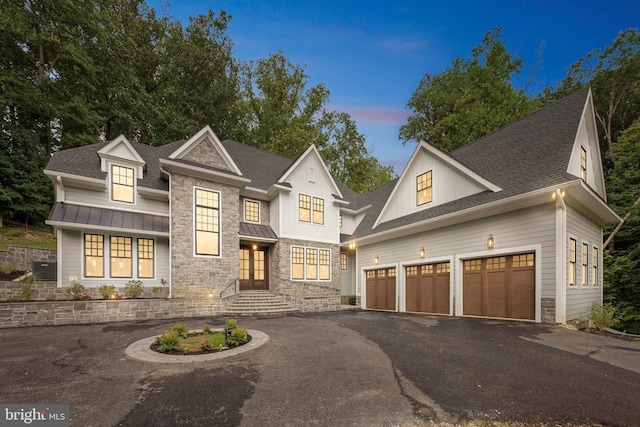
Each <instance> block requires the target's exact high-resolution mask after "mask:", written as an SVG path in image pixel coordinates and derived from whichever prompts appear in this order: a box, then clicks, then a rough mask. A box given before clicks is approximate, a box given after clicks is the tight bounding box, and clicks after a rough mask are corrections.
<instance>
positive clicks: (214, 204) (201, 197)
mask: <svg viewBox="0 0 640 427" xmlns="http://www.w3.org/2000/svg"><path fill="white" fill-rule="evenodd" d="M195 216H196V221H195V222H196V245H195V246H196V255H213V256H218V255H220V193H218V192H216V191H207V190H201V189H196V214H195Z"/></svg>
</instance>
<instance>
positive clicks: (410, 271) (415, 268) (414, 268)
mask: <svg viewBox="0 0 640 427" xmlns="http://www.w3.org/2000/svg"><path fill="white" fill-rule="evenodd" d="M417 275H418V266H417V265H414V266H411V267H407V276H411V277H413V276H417Z"/></svg>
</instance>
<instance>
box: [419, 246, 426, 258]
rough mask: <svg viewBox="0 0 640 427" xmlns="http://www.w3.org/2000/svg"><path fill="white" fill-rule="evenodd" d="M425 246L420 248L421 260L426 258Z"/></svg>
mask: <svg viewBox="0 0 640 427" xmlns="http://www.w3.org/2000/svg"><path fill="white" fill-rule="evenodd" d="M425 254H426V253H425V251H424V246H423V247H421V248H420V258H424V256H425Z"/></svg>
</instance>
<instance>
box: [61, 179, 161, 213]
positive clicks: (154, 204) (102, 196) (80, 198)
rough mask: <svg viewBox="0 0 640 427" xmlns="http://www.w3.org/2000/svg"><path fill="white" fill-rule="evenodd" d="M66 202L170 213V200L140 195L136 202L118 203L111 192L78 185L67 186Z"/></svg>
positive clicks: (124, 209)
mask: <svg viewBox="0 0 640 427" xmlns="http://www.w3.org/2000/svg"><path fill="white" fill-rule="evenodd" d="M65 202H66V203H70V204H74V203H76V204H80V205H84V206H95V207H101V208H109V209H118V210H123V211H133V212H143V213H149V214H156V215H169V202H168V201H166V202H163V201H160V200H152V199H146V198H144V197H141V196H140V195H138V196H137V197H136V204H130V203H117V202H112V201H110V200H109V192H108V191H107V190H104V191H96V190H88V189H85V188H78V187H70V186H66V187H65Z"/></svg>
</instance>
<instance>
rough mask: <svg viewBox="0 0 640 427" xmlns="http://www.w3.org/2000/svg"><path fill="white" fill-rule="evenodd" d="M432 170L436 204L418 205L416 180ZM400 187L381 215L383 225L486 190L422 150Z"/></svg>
mask: <svg viewBox="0 0 640 427" xmlns="http://www.w3.org/2000/svg"><path fill="white" fill-rule="evenodd" d="M428 171H432V175H431V177H432V185H433V187H432V196H433V201H432V202H431V203H427V204H425V205H422V206H418V205H417V200H416V177H417V176H418V175H421V174H423V173H425V172H428ZM397 185H398V187H397V189H396V190H395V193H394V195H393V197H392V199H391V200H390V201H389V202H388V204H387V206H386V208H385V210H384V211H383V212H382V214H381V218H380V220H379V222H380V223H382V222H385V221H389V220H392V219H395V218H399V217H403V216H405V215H409V214H411V213H413V212H417V211H419V210H423V209H429V208H431V207H433V206H437V205H441V204H443V203H447V202H450V201H452V200H456V199H460V198H462V197H466V196H469V195H471V194H475V193H478V192H480V191H483V190H485V188H484V187H482V186H480V185H479V184H478V183H477V182H475V181H473V180H472V179H470V178H468V177H467V176H465V175H464V174H462V173H460V172H459V171H457V170H456V169H454V168H453V167H451V166H450V165H449V164H447V163H445V162H443V161H442V160H440V159H438V158H436V157H435V156H433V155H432V154H430V153H428V152H427V151H426V150H424V149H422V150H420V151H419V152H418V153H417V155H416V157H415V158H414V160H413V162H412V163H411V164H409V165H408V166H407V169H406V170H405V171H404V172H403V178H402V180H400V181H399V182H398V184H397Z"/></svg>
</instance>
